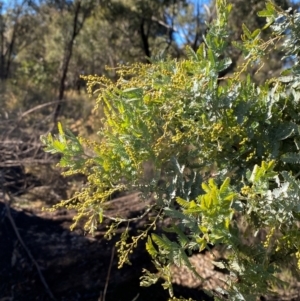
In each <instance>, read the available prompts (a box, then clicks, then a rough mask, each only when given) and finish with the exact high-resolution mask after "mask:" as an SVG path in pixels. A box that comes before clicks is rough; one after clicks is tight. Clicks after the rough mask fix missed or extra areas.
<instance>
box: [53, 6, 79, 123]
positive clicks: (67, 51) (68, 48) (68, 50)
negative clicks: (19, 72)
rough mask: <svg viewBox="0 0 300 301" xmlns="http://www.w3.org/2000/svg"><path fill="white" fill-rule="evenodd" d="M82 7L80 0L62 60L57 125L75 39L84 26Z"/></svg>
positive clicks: (54, 118)
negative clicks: (79, 20) (81, 13)
mask: <svg viewBox="0 0 300 301" xmlns="http://www.w3.org/2000/svg"><path fill="white" fill-rule="evenodd" d="M80 9H81V0H79V1H77V2H76V3H75V10H74V19H73V30H72V36H71V38H70V41H69V42H68V44H67V46H66V49H65V53H64V58H63V62H62V68H61V77H60V83H59V91H58V103H57V105H56V107H55V109H54V114H53V122H54V125H56V123H57V119H58V117H59V114H60V112H61V106H62V100H63V99H64V94H65V88H66V79H67V73H68V68H69V64H70V60H71V58H72V53H73V46H74V41H75V39H76V36H77V35H78V34H79V32H80V30H81V28H82V26H83V22H84V19H83V21H82V23H81V24H78V16H79V12H80Z"/></svg>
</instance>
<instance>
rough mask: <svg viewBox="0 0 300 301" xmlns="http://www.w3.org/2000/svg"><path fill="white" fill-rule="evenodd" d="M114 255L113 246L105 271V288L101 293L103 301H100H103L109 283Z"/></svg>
mask: <svg viewBox="0 0 300 301" xmlns="http://www.w3.org/2000/svg"><path fill="white" fill-rule="evenodd" d="M114 254H115V246H113V248H112V250H111V257H110V263H109V267H108V271H107V276H106V281H105V286H104V291H103V300H102V301H105V297H106V292H107V287H108V282H109V278H110V272H111V267H112V264H113V261H114Z"/></svg>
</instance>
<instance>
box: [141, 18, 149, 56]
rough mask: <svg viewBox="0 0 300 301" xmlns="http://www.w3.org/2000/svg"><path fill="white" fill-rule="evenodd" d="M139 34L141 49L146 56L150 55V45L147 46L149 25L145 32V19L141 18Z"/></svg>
mask: <svg viewBox="0 0 300 301" xmlns="http://www.w3.org/2000/svg"><path fill="white" fill-rule="evenodd" d="M140 34H141V38H142V44H143V49H144V52H145V54H146V56H147V57H151V51H150V46H149V41H148V38H149V27H148V30H147V32H146V29H145V19H142V22H141V25H140Z"/></svg>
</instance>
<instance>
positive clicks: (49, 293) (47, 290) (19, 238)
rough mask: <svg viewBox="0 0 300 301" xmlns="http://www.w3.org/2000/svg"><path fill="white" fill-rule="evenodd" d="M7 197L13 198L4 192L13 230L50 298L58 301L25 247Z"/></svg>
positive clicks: (7, 212) (4, 199)
mask: <svg viewBox="0 0 300 301" xmlns="http://www.w3.org/2000/svg"><path fill="white" fill-rule="evenodd" d="M6 195H7V196H8V197H9V198H10V199H11V196H10V195H9V194H8V193H5V192H4V190H3V191H2V198H3V201H4V204H5V207H6V214H7V217H8V219H9V221H10V223H11V225H12V227H13V230H14V232H15V234H16V236H17V238H18V240H19V242H20V244H21V245H22V247H23V248H24V250H25V251H26V253H27V255H28V257H29V258H30V260H31V261H32V263H33V264H34V266H35V267H36V270H37V272H38V275H39V277H40V280H41V282H42V284H43V285H44V287H45V289H46V292H47V294H48V295H49V296H50V298H51V299H52V300H55V301H56V298H55V297H54V295H53V294H52V292H51V290H50V288H49V286H48V284H47V282H46V280H45V278H44V276H43V274H42V271H41V269H40V267H39V265H38V263H37V262H36V260H35V259H34V257H33V255H32V254H31V252H30V250H29V249H28V248H27V246H26V245H25V243H24V240H23V239H22V237H21V235H20V232H19V230H18V228H17V226H16V224H15V221H14V219H13V217H12V215H11V213H10V207H9V204H8V201H7V199H6Z"/></svg>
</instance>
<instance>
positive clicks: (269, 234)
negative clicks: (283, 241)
mask: <svg viewBox="0 0 300 301" xmlns="http://www.w3.org/2000/svg"><path fill="white" fill-rule="evenodd" d="M274 233H275V227H272V228H271V229H270V232H269V233H268V234H267V236H266V240H265V242H264V248H268V247H269V246H270V243H271V239H272V237H273V235H274Z"/></svg>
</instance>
